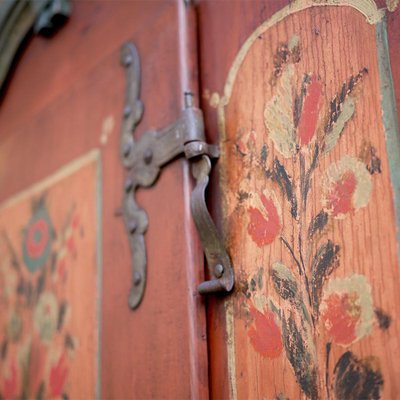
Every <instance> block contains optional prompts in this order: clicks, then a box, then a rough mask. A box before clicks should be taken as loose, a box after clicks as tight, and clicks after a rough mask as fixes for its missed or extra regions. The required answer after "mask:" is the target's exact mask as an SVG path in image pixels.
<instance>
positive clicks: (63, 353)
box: [0, 197, 81, 400]
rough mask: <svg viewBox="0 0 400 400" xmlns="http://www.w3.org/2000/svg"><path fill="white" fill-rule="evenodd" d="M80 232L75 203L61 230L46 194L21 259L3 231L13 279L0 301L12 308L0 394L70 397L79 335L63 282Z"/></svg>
mask: <svg viewBox="0 0 400 400" xmlns="http://www.w3.org/2000/svg"><path fill="white" fill-rule="evenodd" d="M80 233H81V225H80V221H79V218H78V215H77V214H76V212H75V210H74V208H71V210H70V212H69V213H68V215H67V216H66V219H65V221H64V223H63V225H62V229H59V230H58V231H57V232H56V230H55V228H54V226H53V223H52V221H51V218H50V214H49V212H48V210H47V207H46V201H45V198H43V197H41V198H39V199H38V200H37V201H34V202H33V207H32V217H31V219H30V220H29V222H28V224H27V225H26V227H25V229H24V231H23V238H22V252H21V256H20V258H21V260H20V259H19V257H18V255H17V254H18V252H17V250H16V249H15V248H14V247H13V245H12V243H11V241H10V240H9V238H8V237H7V234H6V233H5V232H3V238H2V239H4V240H3V241H2V242H1V243H0V244H2V243H5V244H6V246H5V248H2V263H1V268H0V275H1V276H2V277H10V276H11V277H13V279H12V281H4V282H3V284H4V287H5V288H7V290H5V291H4V292H2V294H1V295H0V302H1V301H2V302H4V304H7V307H8V308H10V313H9V317H8V318H6V319H5V326H4V327H3V328H4V329H3V330H4V332H5V337H4V339H3V341H2V342H1V343H0V399H5V400H6V399H17V398H37V399H42V398H68V394H67V392H66V390H67V389H66V387H67V385H66V382H67V379H68V373H69V364H70V358H71V357H72V356H73V355H74V349H75V345H74V343H75V341H74V338H73V336H72V335H71V332H70V331H69V325H68V323H67V314H68V309H69V304H68V302H67V301H66V299H65V298H64V297H63V293H64V291H63V287H64V285H65V283H66V282H67V280H68V268H70V267H71V260H72V258H74V257H76V243H77V240H79V238H80ZM3 253H4V257H3ZM7 279H9V278H7ZM0 283H1V282H0ZM54 354H58V355H59V356H57V358H54Z"/></svg>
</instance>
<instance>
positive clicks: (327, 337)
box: [200, 0, 400, 399]
mask: <svg viewBox="0 0 400 400" xmlns="http://www.w3.org/2000/svg"><path fill="white" fill-rule="evenodd" d="M397 4H398V2H393V1H387V2H382V1H377V2H374V1H346V0H343V1H341V0H339V1H337V0H334V1H333V0H332V1H330V0H327V1H301V0H299V1H259V2H245V1H242V2H212V1H204V2H201V3H200V31H201V32H200V43H201V45H202V46H201V60H202V63H201V71H202V77H203V79H202V84H203V88H202V102H203V108H204V110H205V114H206V122H207V126H208V128H209V132H215V137H216V138H217V135H219V141H220V143H221V151H222V157H221V159H220V161H219V174H220V181H221V182H222V183H221V186H220V187H219V188H218V189H217V190H216V191H215V198H214V200H215V201H214V205H215V215H220V220H221V225H222V227H223V229H224V235H225V239H226V243H227V246H228V249H229V252H230V254H231V257H232V262H233V265H234V268H235V274H236V286H235V291H234V294H233V295H232V296H231V297H230V298H227V299H226V300H224V301H221V300H217V301H213V302H212V303H211V304H210V308H209V316H208V321H209V329H208V333H209V341H210V371H211V372H210V379H211V395H212V397H213V398H231V399H236V398H239V399H297V398H310V399H323V398H327V399H329V398H332V399H333V398H336V399H365V398H371V399H372V398H385V399H395V398H398V397H399V390H400V388H399V380H398V379H397V377H396V376H397V360H398V358H399V348H400V346H399V337H400V336H399V330H400V322H399V305H400V297H399V284H400V276H399V254H398V251H399V250H398V243H399V242H398V230H399V216H400V209H399V204H400V203H399V176H398V171H399V162H400V159H399V156H400V147H399V135H398V134H399V132H398V123H397V119H398V116H397V111H396V96H397V101H398V99H399V98H400V91H399V79H398V68H399V65H398V63H396V61H397V59H398V57H399V56H398V54H399V51H398V48H399V47H398V46H399V27H398V21H399V8H398V7H397V8H396V5H397ZM396 24H397V25H396ZM391 57H392V58H391ZM391 68H393V71H391ZM392 72H393V75H392ZM393 79H394V81H393Z"/></svg>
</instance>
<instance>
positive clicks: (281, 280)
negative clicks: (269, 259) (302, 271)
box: [271, 262, 299, 304]
mask: <svg viewBox="0 0 400 400" xmlns="http://www.w3.org/2000/svg"><path fill="white" fill-rule="evenodd" d="M271 277H272V281H273V283H274V288H275V291H276V293H278V294H279V296H280V297H281V298H282V299H284V300H288V301H290V302H291V303H292V304H297V303H298V302H299V289H298V284H297V280H296V278H295V277H294V275H293V274H292V272H291V271H290V269H289V268H288V267H286V265H284V264H281V263H279V262H276V263H274V264H273V265H272V268H271Z"/></svg>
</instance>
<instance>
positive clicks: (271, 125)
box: [264, 64, 297, 158]
mask: <svg viewBox="0 0 400 400" xmlns="http://www.w3.org/2000/svg"><path fill="white" fill-rule="evenodd" d="M293 75H294V66H293V65H292V64H289V65H286V66H285V67H284V69H283V72H282V75H281V76H280V78H279V81H278V84H277V93H276V94H275V95H274V96H273V97H272V99H271V100H270V101H269V102H268V103H267V104H266V106H265V110H264V123H265V127H266V128H267V130H268V133H269V137H270V138H271V140H272V141H273V142H274V145H275V147H276V149H277V150H278V151H279V152H280V153H281V154H282V155H283V156H284V157H285V158H290V157H292V155H294V154H295V153H296V150H297V149H296V147H297V146H296V137H295V128H294V123H293V93H292V78H293Z"/></svg>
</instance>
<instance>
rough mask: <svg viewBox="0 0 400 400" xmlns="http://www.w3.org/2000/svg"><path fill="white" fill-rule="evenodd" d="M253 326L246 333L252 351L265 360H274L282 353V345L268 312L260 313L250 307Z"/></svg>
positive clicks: (274, 322) (273, 318)
mask: <svg viewBox="0 0 400 400" xmlns="http://www.w3.org/2000/svg"><path fill="white" fill-rule="evenodd" d="M250 313H251V316H252V318H253V324H252V325H251V327H250V329H249V330H248V332H247V335H248V337H249V338H250V342H251V344H252V345H253V347H254V349H255V350H256V351H257V352H258V353H259V354H261V355H262V356H263V357H266V358H276V357H279V356H280V355H281V353H282V349H283V344H282V336H281V330H280V327H279V326H278V324H277V323H276V320H275V314H274V313H273V312H272V311H270V310H267V309H266V310H264V312H260V311H259V310H257V309H256V308H255V307H254V306H253V305H250Z"/></svg>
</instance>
